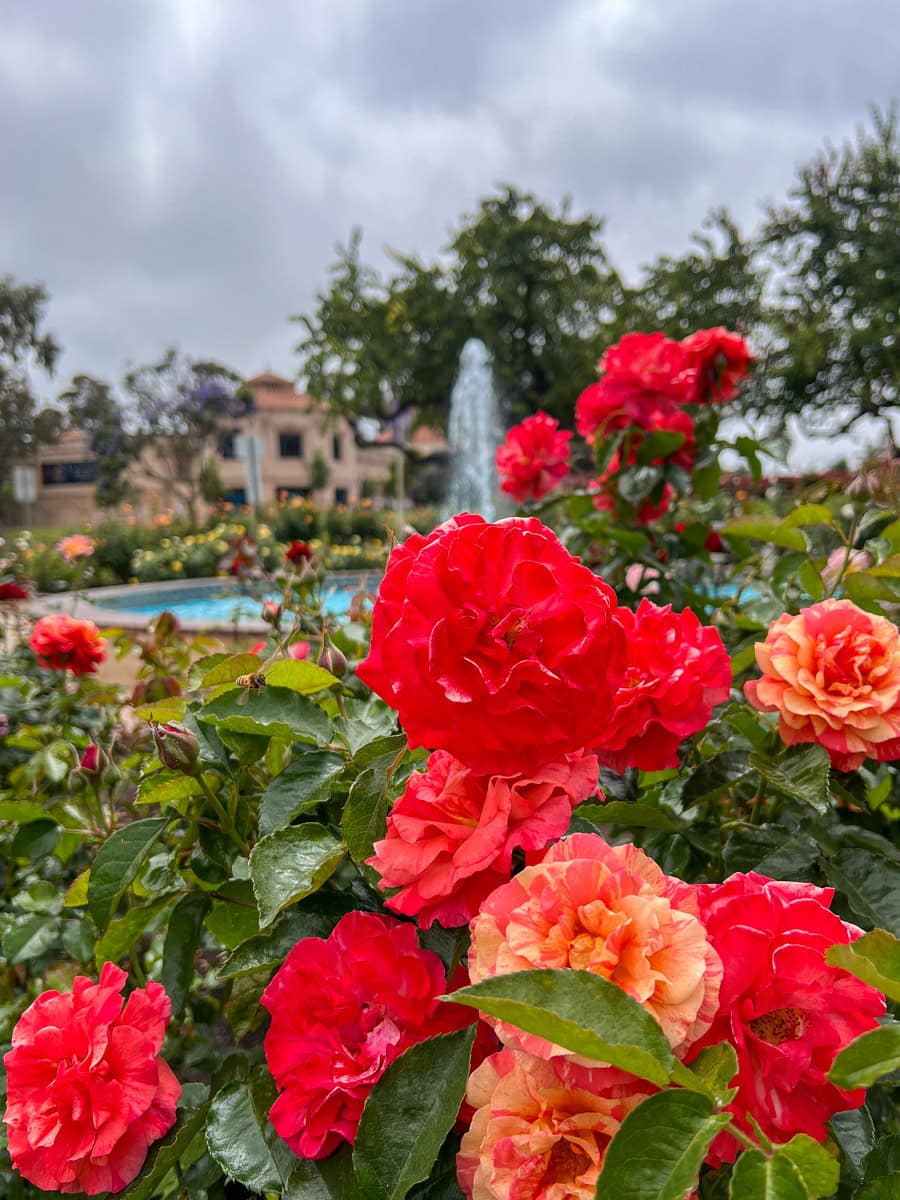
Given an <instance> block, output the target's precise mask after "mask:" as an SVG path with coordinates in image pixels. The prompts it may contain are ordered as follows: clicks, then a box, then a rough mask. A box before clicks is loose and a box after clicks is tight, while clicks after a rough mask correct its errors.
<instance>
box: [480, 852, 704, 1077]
mask: <svg viewBox="0 0 900 1200" xmlns="http://www.w3.org/2000/svg"><path fill="white" fill-rule="evenodd" d="M698 914H699V908H698V898H697V890H696V888H694V887H692V886H691V885H690V884H687V883H682V882H681V880H680V879H673V878H672V877H671V876H668V875H664V874H663V872H662V871H661V870H660V869H659V867H658V866H657V865H656V863H655V862H654V861H653V860H652V859H651V858H648V857H647V855H646V854H645V853H644V852H643V850H640V849H638V847H637V846H631V845H626V846H610V845H608V844H607V843H606V842H605V841H604V840H603V838H601V837H600V836H598V835H597V834H592V833H576V834H573V835H572V836H571V837H568V838H565V839H564V840H563V841H561V842H557V843H556V845H555V846H551V848H550V849H549V850H548V851H547V853H546V854H545V855H544V857H543V859H542V860H541V862H539V863H538V864H537V865H536V866H530V867H526V868H525V870H524V871H520V872H519V874H518V875H516V876H515V877H514V878H513V879H512V880H511V881H510V882H509V883H507V884H504V885H503V887H499V888H497V890H496V891H495V892H492V893H491V895H490V896H488V898H487V900H485V902H484V904H483V905H482V906H481V912H480V913H479V914H478V916H477V917H475V918H474V920H473V921H472V925H471V930H472V947H471V950H470V952H469V974H470V976H471V979H472V982H473V983H478V982H479V980H482V979H487V978H490V977H491V976H494V975H506V974H509V972H511V971H525V970H534V969H536V968H539V967H551V968H565V967H572V968H574V969H575V970H580V971H592V972H593V973H594V974H595V975H601V976H603V978H604V979H608V980H609V981H610V982H611V983H614V984H616V985H617V986H618V987H620V988H621V989H622V991H624V992H626V993H627V994H628V995H629V996H631V997H632V999H634V1000H636V1001H637V1002H638V1004H641V1005H643V1007H644V1008H646V1009H647V1011H648V1012H649V1013H650V1014H651V1015H652V1016H653V1017H654V1018H655V1019H656V1020H657V1021H658V1022H659V1024H660V1026H661V1027H662V1030H663V1032H664V1033H665V1035H666V1037H667V1038H668V1039H669V1041H670V1043H671V1044H672V1047H673V1048H674V1050H675V1051H676V1052H677V1053H682V1052H684V1051H686V1050H687V1048H688V1047H689V1046H690V1045H692V1044H693V1042H695V1041H696V1040H697V1038H699V1037H702V1035H703V1034H704V1033H705V1032H706V1030H707V1029H708V1028H709V1027H710V1025H711V1024H712V1021H713V1018H714V1017H715V1014H716V1007H717V1004H718V997H719V984H720V982H721V979H722V963H721V962H720V960H719V956H718V955H717V954H716V952H715V950H713V948H712V946H711V945H710V944H709V941H708V939H707V936H706V930H705V929H704V927H703V925H702V923H701V921H700V919H699V915H698ZM487 1019H488V1021H489V1024H491V1025H493V1026H494V1028H495V1029H496V1030H497V1033H498V1035H499V1036H500V1038H501V1039H502V1040H503V1041H504V1042H506V1043H508V1044H509V1045H511V1046H514V1047H515V1048H517V1049H521V1050H526V1051H528V1052H529V1053H531V1054H536V1055H538V1056H539V1057H541V1058H553V1057H556V1056H560V1055H566V1054H567V1051H566V1050H564V1049H563V1048H562V1047H561V1046H555V1045H553V1044H552V1043H550V1042H546V1041H544V1039H543V1038H539V1037H536V1036H534V1035H533V1034H528V1033H523V1032H522V1030H520V1029H516V1028H515V1027H514V1026H511V1025H507V1024H505V1023H504V1022H502V1021H497V1020H496V1019H494V1018H487ZM573 1061H575V1062H578V1061H580V1060H579V1059H577V1058H573ZM585 1061H586V1060H585Z"/></svg>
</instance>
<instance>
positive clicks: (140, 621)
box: [28, 569, 381, 634]
mask: <svg viewBox="0 0 900 1200" xmlns="http://www.w3.org/2000/svg"><path fill="white" fill-rule="evenodd" d="M371 576H377V577H379V578H380V576H381V571H377V570H372V569H361V570H357V571H329V572H328V579H329V580H330V581H331V580H333V581H334V582H335V583H338V584H340V583H341V582H345V583H354V582H359V581H360V580H361V579H363V578H367V577H371ZM229 584H231V585H232V586H234V587H235V599H237V598H238V596H239V595H240V592H241V590H242V589H241V587H240V585H235V584H234V581H233V580H232V579H231V578H230V577H229V576H227V575H216V576H213V577H211V578H205V579H168V580H166V581H165V582H162V583H131V584H128V583H126V584H122V583H117V584H113V585H112V586H110V587H96V588H82V589H81V590H79V591H74V592H55V593H53V592H43V593H40V594H39V595H36V596H33V597H32V598H31V599H30V601H29V602H28V608H29V611H30V612H32V613H33V614H34V615H35V616H36V617H45V616H49V615H50V614H52V613H69V614H70V615H71V616H75V617H79V618H81V619H83V620H88V621H93V622H94V624H95V625H97V626H99V627H100V628H101V629H127V630H128V631H129V632H133V631H135V630H137V631H143V630H145V629H146V628H147V627H148V625H149V624H150V622H151V621H152V620H153V619H154V618H153V616H152V615H151V614H150V613H136V612H129V611H128V610H127V609H124V608H111V607H108V606H104V604H103V601H104V600H105V599H109V598H111V597H113V596H116V597H118V596H122V595H124V594H125V593H128V594H132V593H137V595H151V594H153V595H156V594H159V593H162V594H163V595H165V594H166V593H172V594H177V593H179V592H184V591H186V590H187V589H190V590H192V591H208V592H222V591H223V590H225V589H226V588H227V587H228V586H229ZM260 603H262V602H260ZM163 611H165V610H164V608H160V612H163ZM178 624H179V626H180V627H181V628H182V629H183V630H184V631H185V633H213V634H215V633H234V632H238V633H241V634H245V633H250V634H254V633H268V632H269V630H270V628H271V626H270V625H268V624H266V622H265V621H263V620H261V619H260V618H256V617H249V618H248V617H241V618H240V620H238V621H222V620H221V618H214V619H213V620H211V621H208V620H203V619H200V618H196V617H185V618H182V617H179V618H178Z"/></svg>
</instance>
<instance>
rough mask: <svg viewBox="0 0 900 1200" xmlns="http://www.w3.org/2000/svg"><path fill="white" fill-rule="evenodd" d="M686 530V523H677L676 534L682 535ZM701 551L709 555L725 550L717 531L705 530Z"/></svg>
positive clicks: (663, 560)
mask: <svg viewBox="0 0 900 1200" xmlns="http://www.w3.org/2000/svg"><path fill="white" fill-rule="evenodd" d="M686 529H687V521H679V522H678V523H677V525H676V526H675V532H676V533H684V531H685V530H686ZM703 549H704V550H706V551H708V552H709V553H710V554H721V553H722V551H723V550H724V549H725V543H724V542H723V541H722V538H721V536H720V535H719V532H718V530H716V529H713V528H712V527H710V528H708V529H707V531H706V537H705V539H704V542H703ZM660 561H661V562H665V559H660Z"/></svg>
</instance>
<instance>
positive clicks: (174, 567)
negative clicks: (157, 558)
mask: <svg viewBox="0 0 900 1200" xmlns="http://www.w3.org/2000/svg"><path fill="white" fill-rule="evenodd" d="M172 570H173V571H181V570H183V568H182V565H181V563H180V562H179V561H178V559H177V558H176V559H175V560H174V562H173V563H172Z"/></svg>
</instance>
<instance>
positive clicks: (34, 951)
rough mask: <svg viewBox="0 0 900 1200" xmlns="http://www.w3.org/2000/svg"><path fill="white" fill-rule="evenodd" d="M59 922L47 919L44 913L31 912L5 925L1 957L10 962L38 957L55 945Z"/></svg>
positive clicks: (19, 961) (26, 960)
mask: <svg viewBox="0 0 900 1200" xmlns="http://www.w3.org/2000/svg"><path fill="white" fill-rule="evenodd" d="M59 932H60V929H59V923H58V922H57V921H48V920H47V914H46V913H33V914H32V915H31V916H28V917H23V918H21V919H20V920H17V921H16V922H15V923H14V924H11V925H9V926H7V928H6V931H5V933H4V934H3V943H2V945H3V957H4V958H5V959H6V961H7V962H8V963H9V964H10V966H13V965H15V964H16V963H23V962H28V961H29V960H30V959H32V958H40V956H41V955H42V954H46V953H47V952H48V951H49V950H51V949H52V948H53V946H55V945H56V941H57V938H58V937H59Z"/></svg>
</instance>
